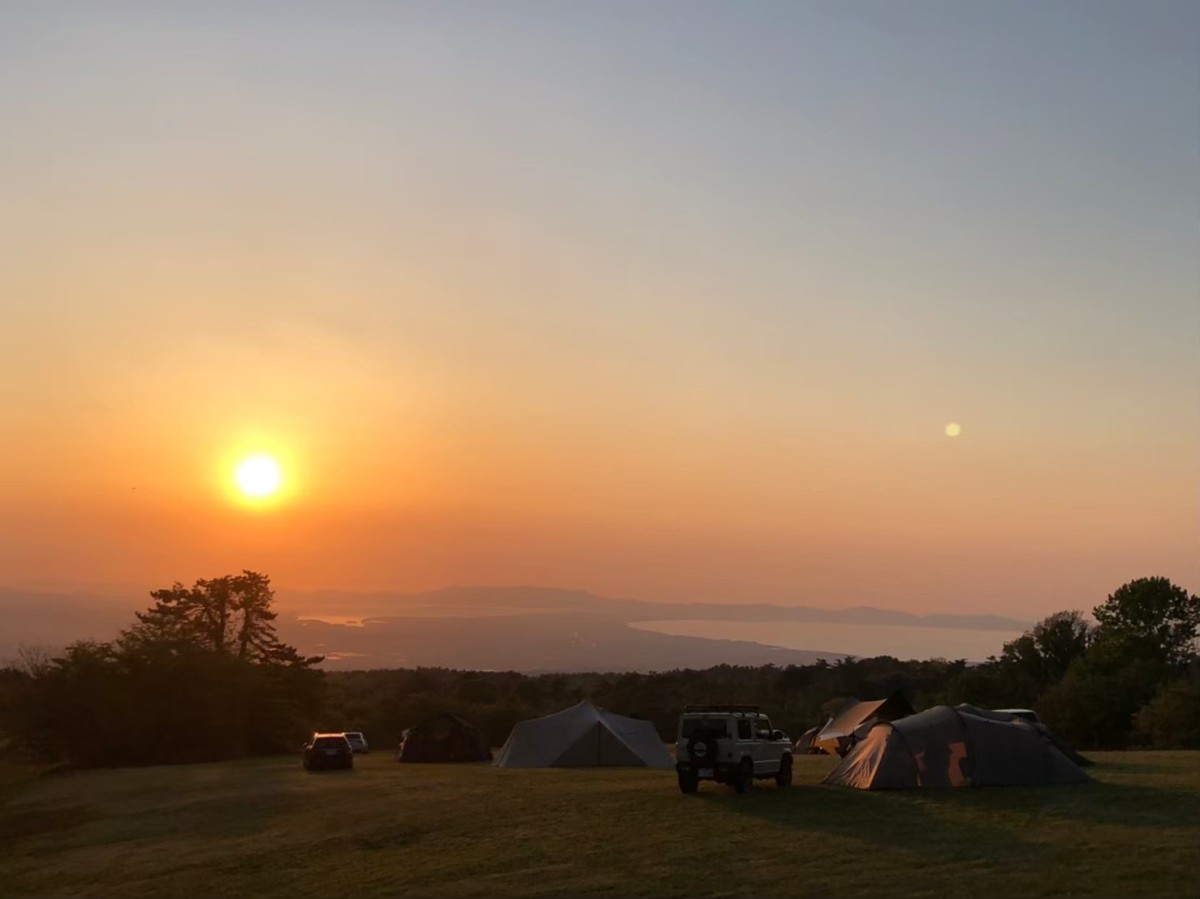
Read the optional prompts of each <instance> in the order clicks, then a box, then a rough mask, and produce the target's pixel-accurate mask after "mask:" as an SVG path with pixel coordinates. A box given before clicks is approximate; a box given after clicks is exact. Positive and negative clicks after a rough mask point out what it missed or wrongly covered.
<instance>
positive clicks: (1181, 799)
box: [924, 781, 1200, 828]
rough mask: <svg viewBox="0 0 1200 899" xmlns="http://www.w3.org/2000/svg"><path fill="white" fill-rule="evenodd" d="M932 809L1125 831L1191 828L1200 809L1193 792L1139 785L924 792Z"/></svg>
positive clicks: (1099, 783) (1199, 817) (1199, 816)
mask: <svg viewBox="0 0 1200 899" xmlns="http://www.w3.org/2000/svg"><path fill="white" fill-rule="evenodd" d="M924 795H925V796H926V797H927V801H928V802H929V803H930V804H932V805H935V806H939V807H945V806H950V805H954V806H958V807H962V808H968V809H979V810H982V811H987V810H992V811H1008V812H1015V813H1025V814H1027V815H1031V816H1035V817H1045V818H1058V819H1062V820H1067V821H1077V822H1080V823H1088V824H1120V825H1123V826H1126V827H1166V828H1172V827H1195V826H1196V825H1197V824H1200V803H1198V802H1197V796H1196V794H1195V792H1193V791H1190V790H1186V789H1182V790H1172V789H1167V788H1163V787H1151V786H1144V785H1141V784H1121V783H1106V782H1103V781H1092V782H1090V783H1086V784H1068V785H1064V786H1053V787H980V788H978V789H965V790H928V791H925V794H924Z"/></svg>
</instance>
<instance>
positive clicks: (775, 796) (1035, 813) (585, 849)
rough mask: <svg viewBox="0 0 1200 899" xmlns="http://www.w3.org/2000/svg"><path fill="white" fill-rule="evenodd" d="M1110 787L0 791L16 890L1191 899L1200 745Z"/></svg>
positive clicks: (492, 777)
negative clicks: (690, 792) (738, 792)
mask: <svg viewBox="0 0 1200 899" xmlns="http://www.w3.org/2000/svg"><path fill="white" fill-rule="evenodd" d="M1096 758H1097V761H1098V762H1099V764H1098V765H1097V767H1096V768H1094V769H1092V772H1093V774H1094V777H1095V781H1094V782H1093V783H1090V784H1086V785H1078V786H1068V787H1042V788H1007V789H1002V788H993V789H975V790H970V789H963V790H943V791H925V792H916V791H913V792H903V793H899V792H897V793H860V792H856V791H852V790H845V789H839V788H833V787H823V786H818V785H817V783H818V781H819V780H820V778H821V777H822V776H823V775H824V774H825V772H826V771H827V770H828V769H829V767H830V766H831V764H832V760H831V759H829V758H827V757H811V756H810V757H805V758H803V759H799V760H798V765H797V785H796V786H795V787H793V788H791V789H789V790H780V789H777V788H776V787H774V786H773V785H770V784H764V785H761V786H757V787H756V789H755V790H754V791H753V792H752V793H751V794H750V795H748V796H744V797H743V796H734V795H733V794H732V793H730V792H729V791H727V790H726V789H725V788H722V787H718V786H716V785H713V784H704V785H702V786H701V789H700V793H699V794H698V795H696V796H684V795H682V794H680V793H679V792H678V790H677V789H676V787H675V782H674V775H673V774H672V773H671V772H664V771H644V770H641V771H639V770H608V771H605V770H587V771H568V770H540V771H537V770H535V771H528V770H499V769H495V768H490V767H486V766H443V765H432V766H423V765H399V764H397V763H395V762H394V761H392V759H391V758H390V756H388V755H387V754H375V755H371V756H368V757H365V758H360V759H359V764H358V768H357V770H355V771H354V772H329V773H323V774H306V773H305V772H304V771H303V770H301V768H300V763H299V759H298V758H274V759H265V760H252V761H244V762H234V763H227V764H214V765H188V766H175V767H160V768H142V769H121V770H111V771H83V772H72V773H59V774H52V775H47V776H41V777H27V778H26V779H25V780H24V782H23V783H20V784H15V783H13V782H11V780H10V783H9V784H8V785H7V786H6V788H5V790H4V791H3V792H0V803H3V804H2V805H0V894H3V895H20V896H24V895H53V896H71V895H89V896H114V895H121V896H149V895H162V896H167V895H170V896H176V895H178V896H197V895H204V896H245V895H268V894H269V895H287V896H321V897H325V899H328V897H329V896H334V895H338V896H363V895H398V894H402V893H407V894H410V895H418V896H443V895H444V896H553V895H563V894H567V895H579V894H596V893H611V894H617V895H629V896H687V897H698V896H758V897H762V896H783V895H788V896H810V895H811V896H838V897H846V896H877V895H878V896H956V897H957V896H989V897H990V896H1021V897H1028V896H1192V895H1197V886H1198V882H1200V878H1198V861H1200V860H1198V855H1197V838H1198V835H1200V830H1198V827H1200V753H1195V752H1156V753H1133V752H1131V753H1108V754H1105V753H1097V754H1096Z"/></svg>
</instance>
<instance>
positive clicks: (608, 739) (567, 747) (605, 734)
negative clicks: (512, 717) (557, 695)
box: [496, 702, 675, 768]
mask: <svg viewBox="0 0 1200 899" xmlns="http://www.w3.org/2000/svg"><path fill="white" fill-rule="evenodd" d="M496 765H497V766H499V767H501V768H593V767H637V768H673V767H674V766H675V763H674V762H673V761H672V759H671V754H670V753H669V752H667V748H666V747H665V746H664V745H663V742H662V740H661V739H660V738H659V736H658V731H656V730H655V729H654V725H653V724H651V723H650V722H649V721H643V720H641V719H640V718H626V717H625V716H624V715H615V714H613V713H612V712H606V711H605V710H604V709H598V708H596V707H595V706H594V705H592V704H591V703H590V702H581V703H579V704H578V705H573V706H571V707H570V708H569V709H563V710H562V711H561V712H555V713H554V714H553V715H546V716H545V717H543V718H533V719H531V720H529V721H520V722H518V723H517V725H516V727H514V728H513V729H512V733H511V734H509V735H508V740H507V741H505V743H504V747H503V748H502V749H501V750H500V754H499V756H497V758H496Z"/></svg>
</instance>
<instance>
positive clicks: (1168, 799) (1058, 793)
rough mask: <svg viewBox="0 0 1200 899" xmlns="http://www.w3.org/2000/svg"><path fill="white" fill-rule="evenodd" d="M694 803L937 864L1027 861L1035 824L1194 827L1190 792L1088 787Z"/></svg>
mask: <svg viewBox="0 0 1200 899" xmlns="http://www.w3.org/2000/svg"><path fill="white" fill-rule="evenodd" d="M698 798H699V799H700V801H702V802H706V803H714V804H720V805H722V806H724V807H725V808H726V809H727V811H729V812H733V813H736V814H744V815H751V816H754V817H757V818H761V819H764V820H767V821H770V822H771V823H773V824H776V825H779V826H783V827H790V828H793V829H796V830H799V831H806V832H809V833H826V834H827V833H835V834H839V835H843V836H847V837H853V838H855V839H859V840H864V841H866V842H869V843H872V844H875V845H878V846H884V847H889V848H898V849H903V850H907V851H911V852H915V853H917V854H927V855H930V856H936V857H938V858H941V859H947V858H951V859H952V858H955V857H962V858H968V857H974V856H977V855H978V853H979V847H980V846H987V851H988V856H989V857H1002V858H1009V857H1011V858H1017V857H1025V856H1029V855H1030V854H1036V853H1037V852H1039V851H1040V847H1039V845H1038V843H1037V842H1036V838H1032V837H1029V838H1027V837H1026V836H1024V835H1025V834H1028V833H1029V831H1030V828H1032V827H1036V826H1043V825H1047V826H1051V827H1054V826H1058V827H1063V826H1066V827H1071V826H1076V825H1088V824H1112V825H1121V826H1125V827H1147V828H1187V827H1195V826H1196V825H1197V824H1200V805H1198V804H1197V802H1196V796H1195V793H1194V792H1193V791H1190V790H1186V789H1184V790H1170V789H1163V788H1159V787H1148V786H1140V785H1125V784H1113V783H1104V782H1100V781H1092V782H1090V783H1086V784H1068V785H1063V786H1042V787H977V788H961V789H952V788H948V789H926V790H889V791H877V792H874V791H859V790H850V789H845V788H841V787H829V786H802V787H793V788H791V789H779V788H777V787H774V786H763V787H757V786H756V788H755V789H754V791H753V792H751V794H750V795H748V796H735V795H732V794H730V793H728V792H725V791H720V792H718V791H711V792H706V791H701V793H700V794H699V796H698Z"/></svg>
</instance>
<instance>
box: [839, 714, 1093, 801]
mask: <svg viewBox="0 0 1200 899" xmlns="http://www.w3.org/2000/svg"><path fill="white" fill-rule="evenodd" d="M1087 779H1088V777H1087V775H1086V774H1084V772H1083V770H1082V769H1081V768H1080V767H1079V766H1078V765H1076V764H1075V763H1074V762H1072V761H1071V760H1070V759H1068V758H1067V757H1066V756H1065V755H1064V754H1063V753H1062V752H1061V751H1060V750H1059V749H1058V747H1057V746H1056V745H1055V744H1054V740H1053V738H1052V737H1051V735H1050V732H1049V731H1048V730H1046V728H1045V727H1043V726H1042V725H1040V724H1034V723H1032V722H1030V721H1025V720H1022V719H1020V718H1011V719H1009V720H996V719H995V718H990V717H984V716H981V715H973V714H970V713H969V712H967V711H964V710H961V709H954V708H951V707H950V706H944V705H939V706H935V707H934V708H932V709H928V710H927V711H924V712H921V713H919V714H916V715H912V716H910V717H907V718H902V719H900V720H898V721H891V722H882V721H881V722H879V723H877V724H875V725H874V726H873V727H872V728H871V729H870V731H869V732H868V733H867V735H866V737H865V738H864V739H862V740H860V741H859V742H858V743H856V744H855V745H854V747H853V748H851V750H850V752H849V753H848V754H847V755H846V757H845V758H844V759H842V762H841V764H840V765H838V766H837V767H836V768H835V769H834V770H833V771H832V773H830V775H829V776H828V777H826V778H825V783H827V784H836V785H839V786H844V787H854V788H856V789H859V790H889V789H891V790H902V789H911V788H915V787H965V786H1017V785H1034V784H1065V783H1082V782H1085V781H1087Z"/></svg>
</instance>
